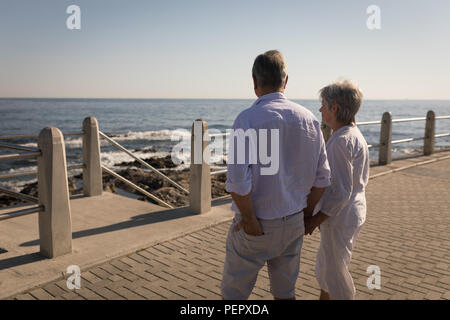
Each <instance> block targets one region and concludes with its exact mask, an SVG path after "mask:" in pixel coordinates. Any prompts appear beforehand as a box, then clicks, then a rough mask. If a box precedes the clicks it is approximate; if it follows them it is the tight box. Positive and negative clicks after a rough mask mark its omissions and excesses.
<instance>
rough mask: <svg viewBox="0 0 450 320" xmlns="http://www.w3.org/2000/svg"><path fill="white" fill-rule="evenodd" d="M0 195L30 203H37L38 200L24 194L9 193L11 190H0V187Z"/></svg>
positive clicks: (0, 188)
mask: <svg viewBox="0 0 450 320" xmlns="http://www.w3.org/2000/svg"><path fill="white" fill-rule="evenodd" d="M0 193H4V194H7V195H8V196H10V197H13V198H16V199H20V200H25V201H28V202H32V203H39V200H38V198H36V197H33V196H30V195H28V194H24V193H19V192H15V191H11V190H8V189H5V188H2V187H0Z"/></svg>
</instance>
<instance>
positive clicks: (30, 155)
mask: <svg viewBox="0 0 450 320" xmlns="http://www.w3.org/2000/svg"><path fill="white" fill-rule="evenodd" d="M40 155H41V153H40V152H25V153H13V154H2V155H0V161H8V160H17V159H29V158H36V157H39V156H40Z"/></svg>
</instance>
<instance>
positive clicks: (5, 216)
mask: <svg viewBox="0 0 450 320" xmlns="http://www.w3.org/2000/svg"><path fill="white" fill-rule="evenodd" d="M39 211H44V206H38V207H32V208H28V209H22V210H18V211H13V212H8V213H3V214H0V221H2V220H7V219H11V218H16V217H20V216H26V215H28V214H32V213H36V212H39Z"/></svg>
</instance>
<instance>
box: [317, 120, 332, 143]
mask: <svg viewBox="0 0 450 320" xmlns="http://www.w3.org/2000/svg"><path fill="white" fill-rule="evenodd" d="M320 128H321V129H322V134H323V139H324V140H325V143H327V142H328V139H329V138H330V136H331V133H332V132H331V128H330V127H329V126H328V125H327V124H325V123H324V122H322V124H321V126H320Z"/></svg>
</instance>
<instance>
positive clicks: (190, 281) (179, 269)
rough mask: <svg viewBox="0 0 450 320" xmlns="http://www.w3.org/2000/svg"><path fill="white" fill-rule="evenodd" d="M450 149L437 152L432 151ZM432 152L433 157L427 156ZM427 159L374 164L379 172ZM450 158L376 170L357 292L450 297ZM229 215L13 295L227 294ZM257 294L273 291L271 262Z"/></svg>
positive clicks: (357, 260) (303, 284) (308, 286)
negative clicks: (70, 285) (376, 272)
mask: <svg viewBox="0 0 450 320" xmlns="http://www.w3.org/2000/svg"><path fill="white" fill-rule="evenodd" d="M445 155H449V153H447V154H438V155H434V156H433V157H431V158H436V157H443V156H445ZM428 159H430V158H428ZM423 160H426V159H424V158H423V157H422V158H417V159H410V160H406V161H403V162H396V163H394V164H393V165H392V166H390V167H375V168H373V169H372V174H376V173H377V172H380V171H385V170H387V169H389V168H392V169H395V168H398V167H402V166H403V167H404V166H405V165H411V164H414V163H417V162H420V161H423ZM449 190H450V159H446V160H441V161H438V162H434V163H429V164H426V165H421V166H417V167H412V168H409V169H406V170H402V171H399V172H396V173H390V174H387V175H383V176H379V177H376V178H375V179H372V180H371V181H370V182H369V185H368V188H367V200H368V216H367V221H366V224H365V226H364V228H363V229H362V231H361V233H360V236H359V238H358V240H357V242H356V248H355V249H354V254H353V260H352V263H351V268H350V270H351V273H352V275H353V278H354V281H355V285H356V288H357V299H382V300H384V299H433V300H434V299H449V298H450V252H449V248H450V191H449ZM229 225H230V221H229V220H227V221H226V222H223V223H220V224H218V225H215V226H213V227H209V228H205V229H203V230H200V231H196V232H193V233H190V234H188V235H184V236H181V237H179V238H176V239H172V240H169V241H166V242H163V243H160V244H157V245H154V246H151V247H149V248H147V249H144V250H140V251H137V252H135V253H132V254H129V255H126V256H123V257H120V258H115V259H112V260H110V261H107V262H105V263H102V264H100V265H98V266H95V267H92V268H90V269H86V270H82V282H81V286H82V288H81V289H79V290H73V291H71V290H68V289H67V286H66V280H58V281H55V282H52V283H49V284H47V285H44V286H41V287H38V288H35V289H32V290H29V291H27V292H25V293H22V294H20V295H17V296H15V297H12V299H220V281H221V277H222V276H221V274H222V268H223V261H224V257H225V238H226V234H227V231H228V228H229ZM319 241H320V237H319V234H318V233H317V232H316V233H315V234H313V235H312V236H308V237H305V241H304V244H303V251H302V258H301V267H300V269H301V271H300V276H299V278H298V281H297V299H316V298H317V296H318V293H319V287H318V286H317V282H316V280H315V278H314V264H315V254H316V252H317V248H318V245H319ZM370 265H377V266H379V267H380V269H381V289H380V290H369V289H368V288H367V286H366V281H367V278H368V276H369V275H368V274H367V272H366V270H367V267H368V266H370ZM250 299H272V296H271V295H270V293H269V280H268V275H267V269H266V268H263V270H262V271H261V272H260V274H259V277H258V281H257V283H256V286H255V289H254V290H253V293H252V295H251V297H250Z"/></svg>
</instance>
